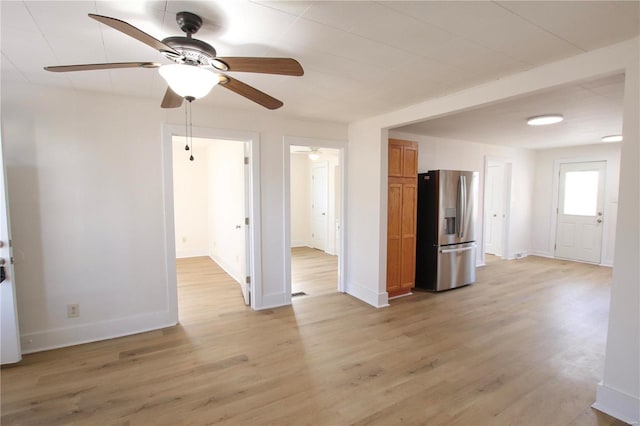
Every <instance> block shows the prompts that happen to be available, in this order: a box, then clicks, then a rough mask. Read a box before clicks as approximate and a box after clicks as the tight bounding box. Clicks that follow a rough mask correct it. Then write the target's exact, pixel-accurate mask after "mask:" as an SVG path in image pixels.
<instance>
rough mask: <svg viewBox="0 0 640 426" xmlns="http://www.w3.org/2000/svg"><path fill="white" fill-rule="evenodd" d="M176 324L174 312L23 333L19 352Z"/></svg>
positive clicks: (176, 319) (135, 332)
mask: <svg viewBox="0 0 640 426" xmlns="http://www.w3.org/2000/svg"><path fill="white" fill-rule="evenodd" d="M177 323H178V315H177V312H174V313H172V312H169V311H161V312H150V313H147V314H142V315H135V316H130V317H126V318H118V319H115V320H107V321H99V322H93V323H88V324H82V325H77V326H72V327H66V328H57V329H52V330H45V331H38V332H35V333H26V334H23V335H21V336H20V341H21V345H22V353H23V354H30V353H33V352H40V351H47V350H50V349H58V348H64V347H67V346H74V345H81V344H83V343H91V342H97V341H99V340H106V339H114V338H116V337H122V336H129V335H131V334H137V333H143V332H145V331H152V330H158V329H161V328H165V327H171V326H174V325H176V324H177Z"/></svg>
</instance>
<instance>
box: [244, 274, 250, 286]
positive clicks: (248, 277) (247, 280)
mask: <svg viewBox="0 0 640 426" xmlns="http://www.w3.org/2000/svg"><path fill="white" fill-rule="evenodd" d="M245 281H246V283H247V284H251V277H250V276H249V275H247V278H246V279H245Z"/></svg>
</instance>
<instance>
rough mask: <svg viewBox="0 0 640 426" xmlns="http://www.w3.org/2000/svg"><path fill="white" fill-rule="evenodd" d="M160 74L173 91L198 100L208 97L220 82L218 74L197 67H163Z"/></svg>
mask: <svg viewBox="0 0 640 426" xmlns="http://www.w3.org/2000/svg"><path fill="white" fill-rule="evenodd" d="M158 72H159V73H160V75H161V76H162V78H164V79H165V80H166V81H167V84H168V85H169V87H171V90H173V91H174V92H176V93H177V94H178V95H180V96H182V97H183V98H186V97H187V96H192V97H194V98H196V99H198V98H201V97H203V96H207V94H208V93H209V92H210V91H211V89H213V86H215V85H216V84H218V82H219V81H220V80H219V79H218V75H217V74H214V73H212V72H211V71H207V70H206V69H203V68H199V67H197V66H195V65H186V64H171V65H163V66H161V67H160V69H159V70H158Z"/></svg>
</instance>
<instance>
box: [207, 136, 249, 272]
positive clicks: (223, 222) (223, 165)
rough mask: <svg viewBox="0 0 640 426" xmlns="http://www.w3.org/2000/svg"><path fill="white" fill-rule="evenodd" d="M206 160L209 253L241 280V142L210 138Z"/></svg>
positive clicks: (243, 237) (242, 182)
mask: <svg viewBox="0 0 640 426" xmlns="http://www.w3.org/2000/svg"><path fill="white" fill-rule="evenodd" d="M201 155H202V154H201ZM207 160H208V163H209V167H208V176H206V177H205V180H206V181H207V182H208V190H207V195H208V197H206V198H207V199H208V209H207V211H208V212H209V214H208V216H209V217H208V219H209V222H208V230H209V231H208V236H209V256H211V259H213V260H214V261H215V262H216V263H217V264H218V265H220V267H222V269H224V270H225V271H226V272H227V273H228V274H229V275H231V276H232V277H233V278H234V279H235V280H236V281H238V282H241V281H242V280H243V278H244V277H243V271H244V265H243V262H244V261H245V234H244V233H245V226H244V218H245V190H244V167H245V166H244V143H242V142H238V141H223V140H213V141H211V142H210V143H209V146H208V149H207ZM205 202H206V200H205ZM238 227H239V228H238ZM205 229H207V228H206V227H205V228H203V233H205V232H204V230H205ZM205 234H206V233H205Z"/></svg>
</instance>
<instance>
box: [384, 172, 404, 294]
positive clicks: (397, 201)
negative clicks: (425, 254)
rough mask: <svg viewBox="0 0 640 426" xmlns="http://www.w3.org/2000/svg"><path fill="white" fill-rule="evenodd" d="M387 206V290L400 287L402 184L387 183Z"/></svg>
mask: <svg viewBox="0 0 640 426" xmlns="http://www.w3.org/2000/svg"><path fill="white" fill-rule="evenodd" d="M387 205H388V208H387V290H392V289H398V288H400V280H401V273H400V268H401V256H402V185H401V184H389V199H388V204H387Z"/></svg>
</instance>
